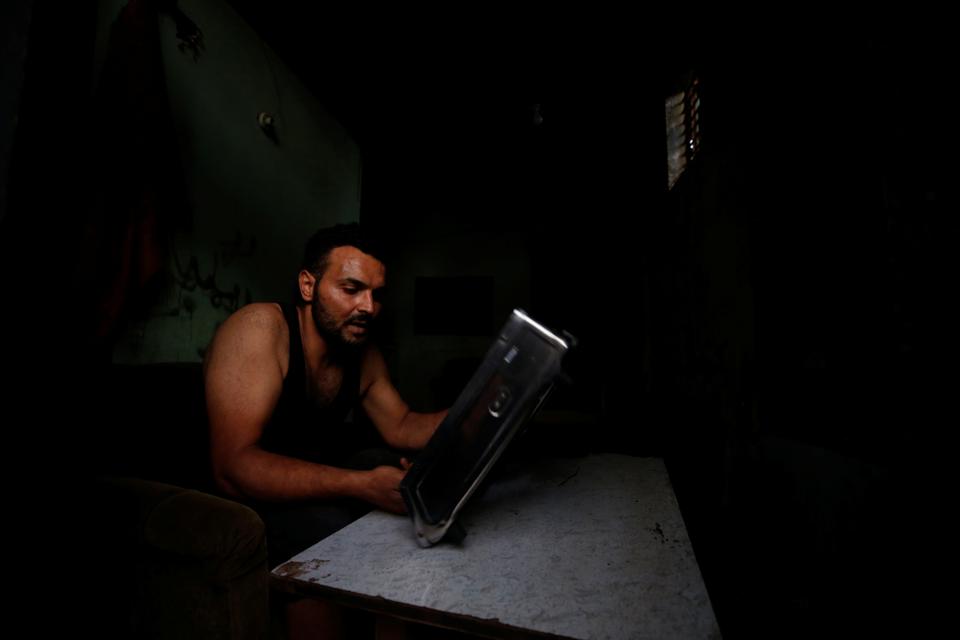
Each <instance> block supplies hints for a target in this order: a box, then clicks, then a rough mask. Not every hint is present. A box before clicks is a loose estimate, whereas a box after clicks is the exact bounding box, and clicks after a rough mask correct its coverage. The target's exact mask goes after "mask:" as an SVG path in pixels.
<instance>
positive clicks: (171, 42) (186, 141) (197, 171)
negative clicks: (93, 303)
mask: <svg viewBox="0 0 960 640" xmlns="http://www.w3.org/2000/svg"><path fill="white" fill-rule="evenodd" d="M124 4H125V3H124V2H123V1H121V0H100V4H99V7H100V15H99V25H98V32H97V65H98V69H99V66H100V65H102V62H103V59H104V57H105V52H106V44H107V37H108V34H109V29H110V25H111V24H112V22H113V20H114V19H115V17H116V15H117V14H118V12H119V11H120V9H121V8H122V7H123V6H124ZM179 6H180V8H181V9H182V10H183V12H184V13H185V14H186V15H187V16H189V17H190V18H191V19H192V20H193V21H194V22H195V23H196V24H197V25H198V26H199V27H200V29H201V30H202V32H203V36H204V45H205V49H204V50H203V52H202V53H201V55H200V56H199V58H198V59H196V60H194V58H193V56H192V55H191V54H190V53H189V52H182V51H180V50H179V49H178V47H177V44H178V43H179V40H178V39H177V37H176V27H175V25H174V23H173V20H172V19H170V18H168V17H165V16H163V17H161V19H160V37H161V42H162V47H163V61H164V67H165V71H166V79H167V87H168V91H169V96H170V107H171V110H172V113H173V118H174V121H175V125H176V129H177V137H178V143H179V145H180V151H181V155H182V163H183V168H184V173H185V182H186V187H187V196H188V200H189V202H190V205H191V207H192V209H193V212H192V219H193V225H192V229H191V230H190V231H189V232H180V233H178V234H177V235H176V237H175V238H174V240H173V246H172V247H171V249H172V251H171V257H170V260H169V264H168V265H167V272H168V273H167V274H166V275H167V276H168V277H167V278H165V284H164V286H163V287H162V291H161V293H160V295H159V296H158V298H157V299H156V302H155V304H154V305H153V306H152V308H151V309H150V310H149V311H148V312H146V313H145V314H141V316H140V317H139V318H137V319H135V320H134V322H133V323H131V325H130V326H129V327H128V329H127V330H126V332H125V334H124V335H123V336H122V337H121V339H120V340H119V341H118V343H117V344H116V346H115V348H114V352H113V359H114V361H115V362H122V363H147V362H184V361H197V360H200V359H201V357H202V353H203V349H204V348H205V347H206V345H207V343H208V342H209V340H210V338H211V336H212V335H213V331H214V329H215V328H216V326H217V325H218V324H219V323H220V322H222V321H223V320H224V319H225V318H226V317H227V316H228V315H229V314H230V312H231V311H233V309H234V308H235V307H236V305H237V304H239V305H241V306H242V305H243V304H245V303H247V302H251V301H262V300H279V299H286V298H288V297H289V291H290V289H291V282H292V278H293V276H294V275H295V273H296V267H297V263H298V260H299V257H300V253H301V251H302V249H303V244H304V242H305V240H306V238H307V237H308V236H309V235H310V234H311V233H312V232H313V231H315V230H316V229H317V228H319V227H322V226H326V225H329V224H334V223H336V222H348V221H354V220H358V219H359V211H360V176H361V161H360V152H359V148H358V147H357V145H356V143H355V142H354V141H353V140H352V139H351V138H350V137H349V135H348V134H347V132H346V131H345V130H344V128H343V127H342V126H341V125H340V124H339V123H337V122H336V121H335V120H333V119H332V118H331V117H330V116H329V114H328V113H327V112H326V111H325V110H324V109H323V107H322V105H321V104H320V103H319V101H318V100H317V99H316V98H315V97H314V96H313V95H311V94H310V93H309V92H308V91H307V89H306V88H305V87H304V86H303V85H302V84H301V83H300V82H299V81H298V80H297V78H295V77H294V76H293V75H292V73H291V72H290V70H289V69H288V68H287V67H286V66H284V64H283V63H282V62H281V61H280V60H279V58H277V56H276V55H275V54H274V53H273V52H272V51H271V50H270V49H269V48H268V47H267V45H266V44H265V43H263V42H262V40H261V39H260V38H259V37H258V36H257V34H256V33H255V32H254V31H253V30H252V29H251V28H250V26H249V25H247V24H246V23H245V22H244V21H243V20H242V19H241V18H240V17H239V16H238V15H237V14H236V13H235V12H234V11H233V9H232V8H231V7H229V6H228V4H227V3H226V2H225V1H224V0H181V2H180V3H179ZM260 112H267V113H270V114H271V115H272V116H273V118H274V122H275V127H276V133H277V142H274V141H272V140H271V139H270V138H268V137H267V136H266V135H265V134H264V133H263V131H261V129H260V128H259V126H258V123H257V114H258V113H260ZM194 265H195V268H194ZM219 294H226V295H219Z"/></svg>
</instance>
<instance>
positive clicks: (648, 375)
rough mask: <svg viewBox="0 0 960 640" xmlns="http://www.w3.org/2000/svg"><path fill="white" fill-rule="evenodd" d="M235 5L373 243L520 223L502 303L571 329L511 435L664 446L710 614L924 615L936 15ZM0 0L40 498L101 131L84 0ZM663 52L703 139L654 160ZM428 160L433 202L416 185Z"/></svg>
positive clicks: (946, 202)
mask: <svg viewBox="0 0 960 640" xmlns="http://www.w3.org/2000/svg"><path fill="white" fill-rule="evenodd" d="M231 4H232V5H233V6H234V7H235V8H236V9H237V10H238V11H239V12H240V13H241V14H242V15H243V16H244V17H245V18H246V19H247V20H248V21H249V22H250V23H251V24H252V25H254V27H255V28H256V29H257V31H258V32H259V33H260V34H261V36H262V37H263V38H264V39H265V40H266V41H267V42H268V43H269V44H270V46H272V47H273V48H274V49H275V50H276V51H277V52H278V53H279V54H280V56H281V57H283V58H284V60H285V61H286V62H287V64H288V65H290V67H291V68H292V69H294V71H295V72H296V73H297V74H298V75H299V77H300V78H301V80H302V81H303V82H304V83H306V84H307V85H308V86H309V87H310V88H311V90H312V91H313V92H314V93H315V94H316V95H317V96H318V98H319V99H320V100H321V102H322V103H323V104H324V105H325V106H326V107H327V108H328V109H329V110H330V112H331V113H332V114H333V115H334V116H335V117H336V118H337V119H339V120H340V121H341V122H342V123H343V124H344V126H345V127H346V128H347V129H348V130H349V131H350V132H351V134H352V135H353V136H354V138H355V139H356V141H357V142H358V144H359V145H360V148H361V152H362V155H363V162H364V172H363V189H364V191H363V199H362V202H363V205H362V207H363V208H362V210H361V219H362V220H363V222H364V223H365V224H367V225H370V226H372V227H375V228H377V229H379V230H381V231H383V232H385V233H387V234H389V235H390V236H391V237H393V238H394V239H395V240H396V241H397V242H398V243H402V242H403V241H404V239H406V238H414V237H416V238H418V239H420V240H422V239H423V238H427V239H429V238H436V241H437V242H443V239H444V238H445V237H446V236H447V235H448V234H449V233H451V232H452V231H458V232H461V231H472V230H478V231H480V230H482V231H494V232H496V230H498V229H502V228H509V229H512V230H517V229H519V230H520V231H521V232H522V233H523V234H524V237H525V238H526V243H527V246H528V249H529V252H528V253H529V260H530V261H531V266H532V269H533V274H534V280H533V300H532V305H531V308H530V309H529V311H530V312H531V313H532V314H533V315H534V317H537V318H539V319H542V321H543V322H545V323H546V324H548V325H550V326H556V327H562V328H565V329H567V330H569V331H571V332H572V333H574V334H575V335H577V337H578V338H579V340H580V347H579V348H578V350H577V351H576V353H575V355H574V356H573V357H571V361H570V374H571V377H572V378H573V380H574V386H573V387H571V388H570V389H569V390H567V391H566V392H564V393H563V394H561V395H558V396H555V397H554V398H553V399H552V402H553V403H554V404H553V408H554V409H558V410H569V411H570V413H571V414H572V415H576V416H579V418H578V421H579V422H577V421H575V422H574V424H573V426H572V427H571V426H568V427H567V428H566V429H565V430H563V431H562V434H563V438H561V439H560V440H559V443H558V441H557V440H556V439H551V438H547V437H546V434H544V433H543V432H542V431H538V430H537V429H534V430H533V431H532V433H531V434H528V439H529V438H533V439H534V440H533V445H532V446H536V444H537V440H536V438H537V437H538V436H541V435H542V436H544V437H543V442H542V444H543V445H544V446H547V445H548V444H549V445H550V446H558V447H560V448H562V449H563V450H564V451H571V450H572V451H574V452H587V451H617V452H623V453H634V454H643V455H658V456H663V457H665V458H666V461H667V464H668V468H669V470H670V473H671V478H672V480H673V482H674V485H675V489H676V491H677V495H678V499H679V503H680V506H681V509H682V510H683V514H684V517H685V520H686V523H687V526H688V529H689V532H690V535H691V538H692V541H693V544H694V548H695V550H696V553H697V558H698V561H699V562H700V566H701V570H702V571H703V574H704V578H705V581H706V584H707V587H708V589H709V591H710V595H711V599H712V602H713V605H714V608H715V611H716V613H717V617H718V620H719V623H720V626H721V630H722V632H723V634H724V635H725V636H726V637H728V638H736V637H755V636H758V637H759V636H762V637H769V636H779V637H784V636H787V637H793V636H796V637H808V636H811V635H816V636H822V635H834V634H837V635H842V634H849V633H855V634H857V635H859V634H861V633H870V632H879V631H881V630H890V629H891V628H893V629H895V630H900V631H904V632H911V633H912V632H916V631H922V630H923V629H924V628H927V629H929V628H930V627H931V626H932V625H933V624H934V623H933V621H934V619H935V618H936V615H937V612H938V611H940V610H941V602H940V600H938V599H937V598H936V597H934V595H933V593H932V589H930V588H929V587H931V586H932V585H931V584H930V582H929V580H930V579H931V576H933V575H934V574H935V573H937V572H938V567H940V566H942V565H944V563H945V561H946V557H947V549H948V547H947V546H946V545H945V544H944V540H943V538H944V537H945V536H944V534H943V533H942V529H941V528H940V522H941V520H942V518H943V514H944V512H945V509H946V508H947V506H948V504H950V503H948V502H946V501H945V500H944V498H943V495H944V489H945V488H946V486H947V483H946V481H945V476H946V471H947V468H948V467H947V466H946V465H947V457H948V451H949V444H950V443H951V440H952V439H951V438H949V437H948V434H949V433H950V429H951V428H950V424H951V422H950V420H948V419H947V418H946V415H947V414H946V413H945V412H944V410H943V408H944V406H945V405H946V402H944V401H945V399H946V398H947V397H948V395H947V394H948V393H949V386H950V385H949V383H948V380H949V379H950V377H951V376H949V375H948V372H949V371H951V370H952V366H951V365H952V364H953V362H952V360H951V359H950V358H949V357H948V356H947V355H946V354H947V344H948V342H949V341H948V335H949V334H950V333H951V331H949V329H948V326H947V320H946V318H947V315H946V310H947V307H948V306H950V305H948V304H947V295H948V292H949V291H951V290H955V288H956V287H955V286H950V285H952V283H948V279H947V274H948V268H949V267H948V255H951V253H952V252H951V249H952V247H951V246H950V245H951V244H952V241H953V239H954V238H955V235H954V234H953V229H954V225H953V220H952V216H951V215H950V214H949V212H950V211H954V212H956V210H957V207H956V193H955V187H954V185H953V184H952V182H951V183H950V184H949V185H948V179H949V178H952V177H953V176H952V173H953V171H952V168H953V166H954V162H953V159H954V154H955V149H956V147H955V143H954V140H955V138H956V135H955V134H956V124H955V119H954V117H953V114H952V111H953V103H952V101H951V100H949V99H948V96H949V95H951V94H952V93H953V86H952V85H953V83H954V81H953V77H952V74H951V71H952V70H951V69H950V67H951V66H953V65H952V63H948V60H950V59H951V58H950V56H951V55H952V54H953V52H952V47H950V46H948V44H947V43H948V42H949V39H948V38H947V37H946V34H945V33H943V30H942V29H941V28H939V27H938V20H936V19H935V18H934V17H928V18H924V19H913V18H904V17H897V18H896V19H892V18H891V19H889V20H882V19H878V20H872V21H871V20H863V19H858V20H853V21H850V22H849V24H838V23H837V22H836V20H834V21H832V22H831V23H830V24H823V23H817V24H802V23H801V22H798V21H796V20H792V19H782V20H777V21H772V22H771V23H770V24H767V25H758V26H757V27H751V28H746V27H740V28H725V27H722V26H721V24H720V23H719V22H716V23H714V22H712V21H709V20H706V19H700V20H694V21H690V20H689V18H687V19H686V20H678V19H676V18H671V19H669V20H667V19H662V20H657V21H654V20H649V21H646V22H645V23H644V26H643V28H642V29H639V28H638V27H636V26H635V25H636V23H634V22H631V21H628V20H627V19H626V18H625V17H624V16H616V15H600V13H599V11H598V12H597V14H596V15H588V16H583V15H571V16H561V15H557V14H552V13H540V14H536V15H530V16H527V15H520V14H519V13H516V12H513V13H510V12H506V13H499V14H492V13H488V14H484V15H469V16H468V15H463V16H455V15H452V14H451V15H433V14H426V15H413V14H411V13H400V12H398V13H397V14H395V15H383V16H376V18H377V19H374V17H372V16H368V17H365V18H363V19H361V18H359V17H357V16H348V15H345V14H342V13H340V12H337V11H334V10H331V9H328V8H324V9H319V8H313V9H311V8H306V7H305V6H304V5H305V4H306V3H297V2H293V1H292V0H285V1H284V2H276V1H274V2H257V1H255V0H234V1H233V2H231ZM5 11H8V12H12V13H11V16H13V17H16V14H17V12H18V11H19V12H20V15H21V16H22V15H23V14H27V15H29V17H30V19H29V21H24V20H22V19H21V20H14V19H11V20H10V21H6V20H5V22H6V26H4V27H3V28H4V36H5V37H6V38H7V39H8V42H9V45H8V46H7V47H6V51H7V52H8V55H7V56H6V59H5V61H4V65H5V66H4V74H5V75H4V86H3V87H2V91H3V92H4V103H3V104H4V108H6V107H7V106H8V105H10V104H12V105H13V106H14V107H16V100H14V99H12V98H17V97H18V98H19V107H17V108H15V111H16V114H17V118H16V120H15V122H16V125H15V126H14V127H7V128H5V129H3V130H2V134H3V135H4V136H5V138H4V139H3V143H4V144H3V150H4V154H6V155H5V157H4V162H5V164H4V166H5V167H9V170H8V172H7V175H5V176H4V177H3V179H4V180H5V181H6V184H5V191H6V193H7V200H6V202H5V209H4V212H3V219H2V225H3V231H2V236H0V242H2V247H3V255H2V259H3V295H4V300H5V305H4V306H5V309H4V313H3V316H4V327H3V328H4V334H5V342H4V344H5V354H4V359H5V361H6V365H7V369H8V372H7V374H8V375H7V376H6V379H7V382H6V383H5V390H6V392H7V394H9V398H8V400H7V401H6V402H5V405H6V409H5V412H4V419H3V421H4V423H5V425H8V432H9V433H10V436H11V440H10V443H11V447H12V448H11V450H12V451H21V452H22V453H23V455H24V459H25V460H26V461H28V466H30V467H31V468H35V467H39V468H40V470H39V471H35V472H34V473H32V474H29V475H28V476H20V475H14V476H13V479H12V480H11V486H13V487H18V486H19V487H24V488H27V489H29V488H31V487H35V488H38V489H39V488H41V487H42V488H44V489H52V491H51V492H40V495H41V498H37V499H35V498H34V497H33V495H32V494H31V492H23V494H24V495H26V496H28V498H27V499H26V500H25V501H24V504H23V505H20V503H19V501H17V502H15V504H17V505H18V507H17V508H23V509H24V512H25V513H26V512H29V513H32V510H33V509H35V508H36V505H37V504H38V503H40V504H43V505H44V506H43V507H42V508H41V509H40V510H41V511H42V512H43V515H46V516H47V517H50V518H52V519H56V517H55V516H51V515H50V510H51V509H55V507H51V505H56V504H57V501H56V498H55V496H56V495H57V488H58V487H59V486H61V485H60V480H61V479H62V478H63V477H64V476H66V475H69V474H70V473H73V472H74V471H75V470H77V469H82V467H83V460H84V458H85V456H86V455H87V452H86V451H85V450H84V448H83V446H82V445H83V443H84V442H85V436H84V433H85V430H86V429H90V428H95V427H90V426H87V425H83V424H81V417H80V416H82V415H83V412H82V410H81V409H82V407H83V406H84V399H85V398H86V397H87V394H88V391H89V389H87V388H86V386H85V377H86V372H87V367H88V366H89V364H88V363H90V362H96V361H97V360H102V359H103V351H102V347H98V346H96V345H91V343H90V342H89V340H87V339H85V337H84V336H83V335H81V329H82V327H83V326H84V323H83V319H82V317H80V316H81V315H82V313H83V309H84V291H82V290H79V287H77V286H76V283H77V282H78V281H83V277H84V274H77V273H75V272H74V271H73V270H72V268H71V264H69V263H65V262H64V260H63V257H64V256H69V255H71V253H72V251H73V243H75V242H76V238H77V234H78V232H79V224H80V221H81V220H82V213H83V212H82V208H83V207H84V206H90V205H89V203H90V202H91V200H90V198H88V197H87V194H88V193H89V182H90V176H91V175H92V173H91V172H93V171H95V170H96V167H95V166H91V162H90V160H89V158H90V157H91V154H90V153H89V149H91V148H92V147H93V146H95V145H96V143H97V139H98V136H99V135H101V133H102V132H98V131H97V130H95V129H94V128H92V127H89V126H87V123H89V122H90V121H91V120H90V116H91V113H90V111H91V109H92V106H91V102H90V100H89V97H90V87H91V84H92V77H91V75H92V69H93V66H92V56H93V35H94V29H95V8H94V7H92V6H87V5H86V4H84V3H69V4H68V5H67V6H57V7H55V8H54V7H50V6H48V5H46V4H43V3H32V2H27V1H23V2H19V3H9V4H7V8H5ZM551 11H552V10H551ZM804 22H807V23H813V22H815V21H814V20H806V21H804ZM690 73H695V74H696V75H697V76H698V77H699V78H700V81H701V87H702V101H703V115H702V117H703V120H702V140H703V143H702V151H701V154H700V157H699V158H697V159H696V160H695V161H694V162H693V163H692V164H691V165H690V166H689V167H688V169H687V172H686V174H685V175H684V176H683V177H682V178H681V179H680V181H679V183H678V184H677V186H676V188H675V189H674V190H671V191H668V190H667V189H666V176H665V147H664V133H663V100H664V98H665V97H666V96H667V95H669V94H670V93H672V92H674V91H675V90H677V89H678V88H679V87H678V83H680V82H681V81H682V79H683V78H685V77H688V74H690ZM20 74H22V86H21V85H19V80H20ZM11 97H12V98H11ZM535 105H539V106H538V107H536V106H535ZM537 111H539V113H540V114H541V115H542V118H543V120H542V123H540V124H535V119H534V113H535V112H537ZM8 116H9V114H8V113H7V112H6V111H5V112H4V118H5V122H4V125H5V126H6V125H7V124H8V122H9V120H6V119H7V118H8ZM424 190H432V191H433V194H434V197H435V198H437V199H440V200H442V201H446V202H449V203H451V206H452V208H454V209H456V210H457V211H458V212H459V213H458V215H457V216H456V217H455V218H450V217H443V218H440V217H438V216H437V215H436V214H434V213H431V212H430V211H424V210H422V209H421V208H419V207H417V206H415V204H416V202H417V201H418V200H419V199H420V198H421V197H422V194H423V192H424ZM441 320H442V319H441ZM430 321H431V322H437V321H438V319H437V318H436V317H431V318H430ZM950 328H952V327H950ZM21 408H25V409H27V414H28V416H29V418H28V422H27V423H24V422H22V421H21V418H19V417H18V416H19V415H20V413H19V411H20V409H21ZM527 444H528V445H529V444H530V443H529V442H527ZM61 472H64V473H61ZM24 478H26V479H24ZM31 478H32V479H31ZM47 479H49V480H51V481H53V482H51V483H46V482H45V481H46V480H47ZM17 493H18V494H20V492H17ZM51 496H54V498H53V499H51ZM946 579H947V580H949V579H950V576H949V575H947V576H946Z"/></svg>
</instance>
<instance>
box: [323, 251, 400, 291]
mask: <svg viewBox="0 0 960 640" xmlns="http://www.w3.org/2000/svg"><path fill="white" fill-rule="evenodd" d="M327 273H329V274H330V275H332V276H334V277H335V278H337V279H341V278H350V279H353V280H360V281H362V282H365V283H367V284H369V285H371V286H374V287H378V286H383V283H384V280H385V279H386V267H384V265H383V263H382V262H380V261H379V260H377V259H376V258H374V257H373V256H371V255H370V254H367V253H364V252H363V251H361V250H360V249H357V248H356V247H349V246H348V247H336V248H335V249H333V250H332V251H331V252H330V258H329V266H328V267H327Z"/></svg>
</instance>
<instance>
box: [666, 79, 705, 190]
mask: <svg viewBox="0 0 960 640" xmlns="http://www.w3.org/2000/svg"><path fill="white" fill-rule="evenodd" d="M665 116H666V123H667V188H668V189H673V185H675V184H676V183H677V180H678V179H679V178H680V176H681V174H683V171H684V169H686V168H687V164H688V163H689V162H691V161H692V160H693V159H694V158H695V157H696V156H697V153H699V151H700V87H699V81H698V80H697V78H695V77H694V78H693V79H692V80H691V81H690V84H689V85H688V86H687V88H686V89H685V90H684V91H682V92H680V93H675V94H674V95H672V96H670V97H669V98H667V100H666V106H665Z"/></svg>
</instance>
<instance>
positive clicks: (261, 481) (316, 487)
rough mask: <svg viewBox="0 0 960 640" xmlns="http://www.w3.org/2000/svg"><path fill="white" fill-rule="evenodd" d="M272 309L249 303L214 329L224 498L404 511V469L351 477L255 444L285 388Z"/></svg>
mask: <svg viewBox="0 0 960 640" xmlns="http://www.w3.org/2000/svg"><path fill="white" fill-rule="evenodd" d="M288 340H289V336H288V334H287V331H286V330H285V324H284V323H283V316H282V314H281V312H280V311H279V309H278V308H277V307H276V306H274V305H250V306H248V307H244V309H241V310H240V311H239V312H237V313H236V314H234V315H233V316H231V317H230V318H229V319H228V320H227V321H226V322H225V323H224V324H223V325H222V326H221V327H220V329H219V330H218V331H217V334H216V336H214V340H213V342H212V343H211V346H210V350H209V352H208V355H207V361H206V362H205V366H204V379H205V384H206V395H207V412H208V416H209V419H210V436H211V438H210V444H211V461H212V464H213V473H214V479H215V480H216V481H217V484H218V485H219V486H220V488H221V489H223V490H224V491H225V492H226V493H228V494H229V495H232V496H234V497H245V498H252V499H255V500H263V501H272V502H277V501H292V500H305V499H324V498H333V497H356V498H359V499H361V500H365V501H367V502H370V503H372V504H375V505H377V506H380V507H383V508H385V509H389V510H391V511H402V510H403V501H402V499H401V498H400V494H399V492H398V491H397V490H396V489H397V487H398V486H399V484H400V480H401V479H402V477H403V471H402V470H401V469H398V468H394V467H378V468H376V469H374V470H372V471H352V470H347V469H339V468H336V467H329V466H326V465H319V464H314V463H311V462H307V461H305V460H299V459H296V458H290V457H287V456H282V455H278V454H275V453H270V452H268V451H264V450H263V449H261V448H260V446H259V441H260V437H261V436H262V434H263V429H264V427H265V426H266V424H267V422H268V421H269V419H270V416H271V415H272V413H273V411H274V409H275V408H276V405H277V402H278V401H279V398H280V392H281V390H282V388H283V374H284V372H283V369H282V366H281V357H280V356H281V355H282V354H283V353H284V351H285V349H286V346H285V344H288V342H287V341H288Z"/></svg>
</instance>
